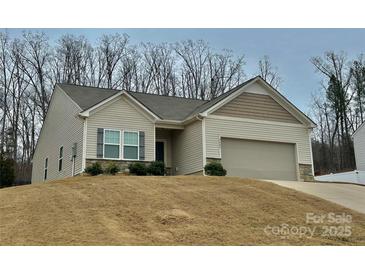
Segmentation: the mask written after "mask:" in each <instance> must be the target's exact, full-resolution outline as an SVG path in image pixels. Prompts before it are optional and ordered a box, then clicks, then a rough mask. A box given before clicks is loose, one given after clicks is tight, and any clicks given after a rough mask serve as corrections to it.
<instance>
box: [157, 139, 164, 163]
mask: <svg viewBox="0 0 365 274" xmlns="http://www.w3.org/2000/svg"><path fill="white" fill-rule="evenodd" d="M164 155H165V146H164V142H156V161H161V162H164V161H165V156H164Z"/></svg>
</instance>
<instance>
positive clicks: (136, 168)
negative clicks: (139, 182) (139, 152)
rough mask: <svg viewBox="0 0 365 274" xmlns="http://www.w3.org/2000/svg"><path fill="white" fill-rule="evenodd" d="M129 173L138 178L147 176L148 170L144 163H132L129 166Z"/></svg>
mask: <svg viewBox="0 0 365 274" xmlns="http://www.w3.org/2000/svg"><path fill="white" fill-rule="evenodd" d="M128 168H129V172H130V173H131V174H135V175H137V176H144V175H147V168H146V165H145V164H142V163H138V162H137V163H132V164H130V165H129V167H128Z"/></svg>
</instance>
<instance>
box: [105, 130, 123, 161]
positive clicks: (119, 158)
mask: <svg viewBox="0 0 365 274" xmlns="http://www.w3.org/2000/svg"><path fill="white" fill-rule="evenodd" d="M105 131H118V132H119V144H117V145H116V144H111V143H106V142H105ZM121 140H122V139H121V131H120V130H119V129H111V128H104V131H103V159H105V160H121V159H122V158H121V151H120V147H121V145H120V144H121ZM105 145H111V146H119V157H118V158H107V157H105Z"/></svg>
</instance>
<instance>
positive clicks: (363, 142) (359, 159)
mask: <svg viewBox="0 0 365 274" xmlns="http://www.w3.org/2000/svg"><path fill="white" fill-rule="evenodd" d="M354 149H355V158H356V168H357V169H358V170H362V171H365V125H363V126H362V127H361V128H360V129H359V131H358V132H357V133H356V134H355V136H354Z"/></svg>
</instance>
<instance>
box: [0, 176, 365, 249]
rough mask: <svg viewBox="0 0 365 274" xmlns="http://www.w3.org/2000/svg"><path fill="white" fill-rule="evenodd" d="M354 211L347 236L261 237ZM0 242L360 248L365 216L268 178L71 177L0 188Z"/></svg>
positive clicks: (363, 234) (17, 243)
mask: <svg viewBox="0 0 365 274" xmlns="http://www.w3.org/2000/svg"><path fill="white" fill-rule="evenodd" d="M310 212H313V213H328V212H335V213H347V214H352V217H353V222H352V224H351V227H352V236H351V237H339V236H323V235H321V233H320V232H318V233H317V232H316V233H315V235H314V237H311V238H310V237H299V236H298V235H292V236H289V237H280V236H275V235H266V234H265V232H264V228H265V227H266V226H267V225H272V226H274V225H281V224H284V223H285V224H288V225H290V226H303V225H304V226H307V224H306V223H305V214H306V213H310ZM0 242H1V245H364V244H365V215H363V214H360V213H357V212H354V211H352V210H350V209H347V208H344V207H342V206H339V205H336V204H333V203H330V202H327V201H324V200H322V199H319V198H316V197H313V196H310V195H307V194H304V193H300V192H296V191H294V190H291V189H287V188H283V187H280V186H277V185H274V184H271V183H268V182H260V181H255V180H245V179H238V178H230V177H225V178H219V177H193V176H191V177H189V176H181V177H134V176H97V177H86V176H84V177H75V178H71V179H66V180H60V181H56V182H50V183H43V184H38V185H28V186H20V187H13V188H7V189H1V190H0Z"/></svg>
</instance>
